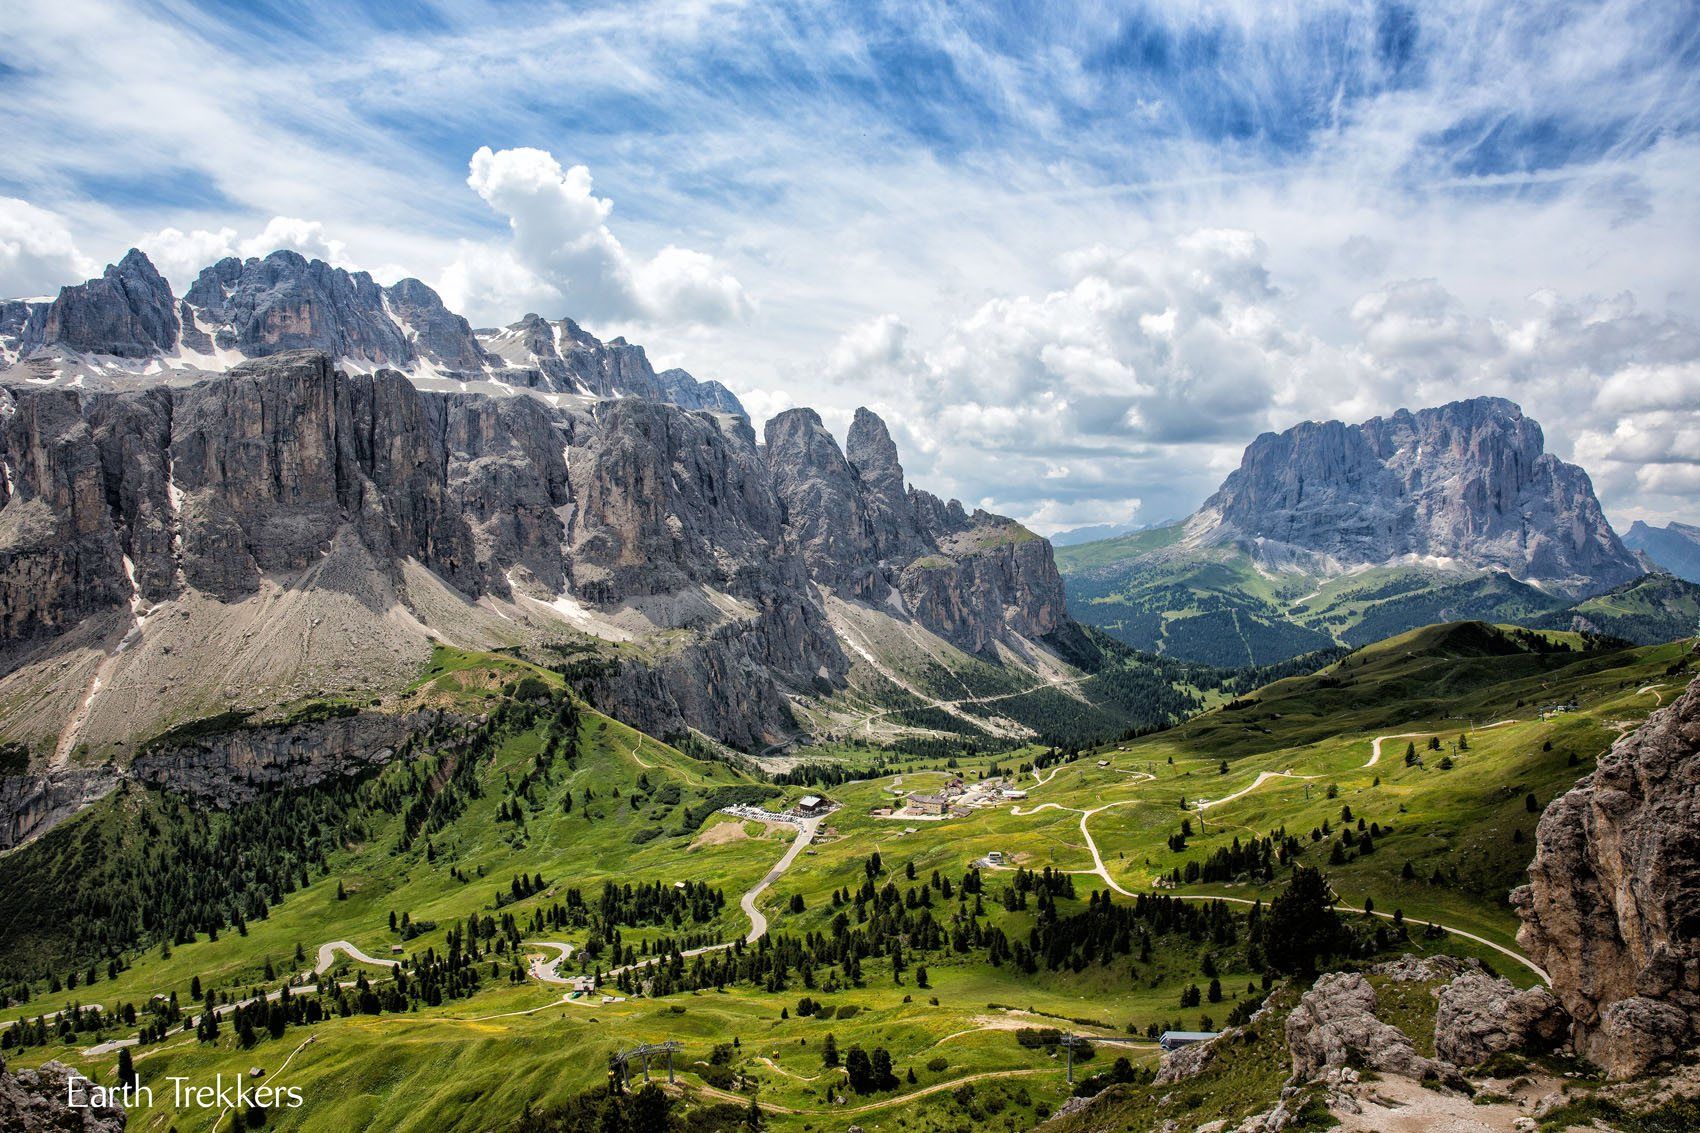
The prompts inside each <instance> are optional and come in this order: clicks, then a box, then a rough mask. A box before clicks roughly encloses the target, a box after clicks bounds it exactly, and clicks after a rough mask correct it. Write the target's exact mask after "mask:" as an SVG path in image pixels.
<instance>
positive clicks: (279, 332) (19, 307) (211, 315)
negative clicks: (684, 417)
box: [0, 249, 744, 415]
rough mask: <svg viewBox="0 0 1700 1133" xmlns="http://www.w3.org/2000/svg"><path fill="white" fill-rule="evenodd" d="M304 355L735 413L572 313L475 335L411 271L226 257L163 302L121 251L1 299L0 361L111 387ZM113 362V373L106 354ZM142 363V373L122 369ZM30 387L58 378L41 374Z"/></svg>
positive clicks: (360, 367)
mask: <svg viewBox="0 0 1700 1133" xmlns="http://www.w3.org/2000/svg"><path fill="white" fill-rule="evenodd" d="M295 350H316V351H320V352H323V353H325V354H327V355H329V356H330V358H331V359H332V361H333V362H337V363H340V364H341V365H343V366H344V368H346V369H351V370H357V371H371V370H374V369H377V368H380V367H388V368H392V369H395V370H398V371H401V372H403V373H405V374H407V375H408V376H409V377H411V378H413V379H415V380H419V381H426V382H428V383H440V382H442V381H444V380H457V381H462V382H466V381H490V382H493V383H499V384H501V385H503V386H508V387H516V386H517V387H521V388H526V389H535V390H538V391H541V392H550V393H570V394H574V395H579V396H584V397H591V398H615V397H634V398H648V399H653V400H657V401H665V402H668V403H670V404H674V405H680V406H683V407H685V408H687V409H707V410H711V411H714V412H722V413H736V414H739V415H742V414H743V412H744V408H743V406H742V405H740V404H739V403H738V399H737V398H736V397H735V396H733V394H732V392H731V391H730V390H728V389H727V388H726V387H725V386H723V385H721V384H720V383H718V382H698V381H697V380H696V379H695V378H693V377H691V375H690V374H688V373H686V372H685V371H684V370H679V369H673V370H667V371H666V372H664V373H661V374H657V373H656V372H655V371H654V369H653V368H652V367H651V366H650V364H649V359H648V357H647V356H646V355H645V354H644V351H643V348H642V347H641V346H634V345H632V344H631V343H628V342H626V341H625V340H624V339H622V338H616V339H614V340H612V341H611V342H608V343H603V342H601V341H599V340H598V339H596V338H595V337H593V336H592V335H590V334H588V333H586V332H585V331H584V330H583V329H582V328H581V327H579V326H578V324H576V323H574V322H573V321H572V320H571V319H562V320H560V321H559V322H554V323H551V322H548V321H546V320H544V319H542V318H540V317H539V316H537V315H527V316H526V317H525V318H524V319H523V320H521V321H520V322H518V323H515V324H514V325H513V326H510V327H508V328H506V329H504V330H499V331H484V332H475V331H474V330H473V329H472V326H471V324H469V323H468V322H467V321H466V320H465V319H464V318H462V317H461V316H460V315H457V314H455V313H454V312H453V311H450V310H449V309H448V308H447V307H446V306H444V304H443V301H442V298H441V297H440V296H439V295H438V294H437V293H436V292H435V291H433V290H432V289H431V288H430V287H428V286H426V285H425V284H424V283H422V282H420V281H419V280H417V279H403V280H401V281H400V282H399V283H397V284H395V285H394V286H392V287H384V286H382V285H381V284H379V283H377V282H376V281H375V280H374V279H373V278H372V277H371V276H370V275H369V274H367V273H365V272H350V271H347V270H345V269H343V268H339V267H333V266H332V265H330V264H327V263H325V262H324V261H322V260H309V259H306V258H305V257H303V256H301V255H300V254H298V253H296V252H291V251H277V252H273V253H272V254H270V255H269V256H265V257H263V258H261V257H252V258H249V259H246V260H241V259H237V258H236V257H234V256H232V257H227V258H225V259H222V260H220V261H219V262H218V263H216V264H213V265H211V266H210V267H208V268H206V269H204V270H203V271H202V272H201V273H200V275H199V276H198V277H197V278H196V280H195V282H194V284H193V285H192V286H191V287H190V288H189V290H188V292H187V293H186V294H185V295H183V296H182V297H181V298H177V297H175V296H173V294H172V292H171V287H170V285H169V284H168V283H167V282H166V281H165V279H164V278H163V277H161V276H160V274H159V273H158V272H157V271H156V270H154V266H153V264H152V263H151V262H149V260H148V258H147V256H146V255H144V254H143V253H141V252H139V251H136V250H134V249H132V250H131V251H130V252H129V254H127V255H126V256H125V257H124V259H123V260H122V261H121V262H119V263H118V264H116V265H114V266H112V267H109V268H107V269H106V274H105V275H103V276H102V277H101V278H100V279H92V280H89V281H88V282H87V283H82V284H78V285H76V286H74V287H66V288H64V289H62V290H61V291H60V293H59V296H58V297H57V298H56V299H54V300H52V301H50V302H31V301H24V300H15V299H6V300H0V363H6V364H11V363H15V362H17V361H19V360H21V359H28V358H30V357H31V356H38V355H39V356H41V357H47V358H51V359H53V360H54V361H55V363H56V364H58V368H59V369H60V370H65V369H67V368H73V369H79V372H81V368H90V367H92V369H91V370H90V373H87V374H84V375H83V376H85V377H87V376H91V375H92V376H96V377H99V378H101V379H102V380H103V381H106V382H109V383H110V382H117V381H123V380H126V379H127V380H130V381H131V383H132V384H133V382H134V379H135V378H137V377H138V376H141V375H142V374H143V372H144V370H145V372H146V373H148V374H153V373H158V372H161V371H163V370H166V369H194V370H203V371H210V372H222V371H224V370H225V369H226V368H227V367H228V366H229V364H230V363H231V361H232V360H240V359H243V358H249V359H252V358H267V357H272V356H274V355H278V354H285V353H289V352H290V351H295ZM113 359H116V360H120V363H121V364H120V365H119V366H117V367H116V368H114V367H111V366H108V365H105V363H104V360H113ZM142 361H153V362H157V363H158V364H159V365H158V366H156V367H152V368H145V367H140V366H135V365H129V366H128V367H126V366H125V365H124V364H123V363H135V362H142ZM37 380H38V381H45V382H52V381H55V380H57V379H56V378H54V377H53V376H52V374H51V371H49V373H48V375H47V376H45V377H40V376H38V378H37Z"/></svg>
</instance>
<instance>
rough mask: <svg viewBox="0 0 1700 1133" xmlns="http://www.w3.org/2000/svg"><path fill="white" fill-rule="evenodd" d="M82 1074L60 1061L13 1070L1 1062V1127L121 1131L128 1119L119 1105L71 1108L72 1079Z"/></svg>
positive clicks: (46, 1132)
mask: <svg viewBox="0 0 1700 1133" xmlns="http://www.w3.org/2000/svg"><path fill="white" fill-rule="evenodd" d="M74 1077H75V1078H83V1079H84V1080H85V1081H86V1080H87V1079H86V1078H85V1077H84V1075H82V1074H79V1073H78V1072H77V1071H75V1070H73V1069H71V1067H69V1066H66V1065H65V1064H64V1063H63V1062H58V1061H52V1062H46V1063H43V1064H42V1065H41V1066H40V1067H39V1068H38V1069H33V1070H31V1069H25V1070H18V1071H12V1070H10V1069H8V1068H7V1067H6V1065H5V1063H4V1062H0V1129H6V1130H17V1133H122V1131H123V1129H124V1127H125V1124H126V1123H127V1122H128V1120H129V1118H128V1117H127V1116H126V1114H125V1113H124V1110H123V1107H121V1106H118V1105H106V1104H103V1105H98V1106H95V1105H90V1106H77V1107H75V1108H73V1107H72V1106H71V1105H70V1104H69V1102H68V1100H67V1086H68V1084H69V1082H70V1080H71V1079H72V1078H74Z"/></svg>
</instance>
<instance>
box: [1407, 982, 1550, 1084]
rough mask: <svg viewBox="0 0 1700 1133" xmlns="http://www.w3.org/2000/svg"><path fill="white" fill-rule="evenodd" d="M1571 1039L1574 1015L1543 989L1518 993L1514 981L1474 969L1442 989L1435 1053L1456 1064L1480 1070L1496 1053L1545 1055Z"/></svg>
mask: <svg viewBox="0 0 1700 1133" xmlns="http://www.w3.org/2000/svg"><path fill="white" fill-rule="evenodd" d="M1569 1035H1570V1016H1569V1015H1567V1014H1565V1011H1564V1005H1563V1004H1561V1003H1560V1002H1559V1001H1558V997H1557V996H1556V995H1554V994H1553V993H1552V992H1551V991H1550V990H1548V989H1547V988H1544V987H1531V988H1524V989H1523V990H1521V991H1519V990H1518V989H1517V988H1516V987H1514V986H1513V985H1512V983H1511V981H1510V980H1507V979H1502V978H1501V977H1499V976H1493V975H1489V974H1488V973H1487V972H1485V971H1481V970H1479V969H1473V970H1470V971H1466V972H1464V973H1463V974H1462V975H1460V976H1458V977H1457V978H1456V979H1454V980H1453V981H1452V982H1451V983H1449V984H1447V985H1446V986H1445V987H1443V988H1441V989H1440V995H1439V1002H1438V1004H1437V1005H1436V1012H1435V1019H1434V1052H1435V1054H1436V1055H1438V1056H1439V1057H1440V1058H1442V1059H1444V1060H1446V1061H1447V1062H1450V1063H1452V1064H1453V1065H1454V1066H1462V1067H1471V1066H1480V1065H1481V1064H1482V1063H1483V1062H1486V1061H1487V1060H1488V1059H1489V1058H1491V1057H1493V1056H1494V1055H1496V1054H1502V1053H1507V1052H1512V1051H1517V1052H1522V1053H1525V1054H1541V1053H1545V1052H1548V1051H1552V1050H1556V1049H1557V1048H1558V1047H1560V1046H1562V1045H1563V1044H1564V1042H1565V1040H1566V1039H1567V1038H1568V1037H1569Z"/></svg>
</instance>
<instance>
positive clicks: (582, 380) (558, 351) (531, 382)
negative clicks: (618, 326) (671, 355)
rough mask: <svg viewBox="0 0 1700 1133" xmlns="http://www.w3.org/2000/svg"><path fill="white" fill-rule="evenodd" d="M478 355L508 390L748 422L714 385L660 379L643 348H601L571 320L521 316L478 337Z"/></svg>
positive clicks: (680, 373) (684, 376)
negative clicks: (639, 403)
mask: <svg viewBox="0 0 1700 1133" xmlns="http://www.w3.org/2000/svg"><path fill="white" fill-rule="evenodd" d="M478 342H479V346H480V348H481V349H483V350H485V351H487V356H488V357H490V358H491V359H493V360H494V361H495V362H496V363H497V364H498V365H500V366H504V367H506V369H505V370H503V371H502V372H501V373H500V374H499V375H498V376H499V377H500V379H501V380H502V381H504V382H506V383H508V384H510V385H520V386H525V387H526V388H528V389H537V390H544V391H548V392H553V393H569V394H578V395H581V396H584V397H594V398H626V397H634V398H643V399H646V400H650V401H664V402H667V403H668V404H670V405H677V406H680V407H682V408H685V409H704V410H708V411H710V412H714V413H733V414H737V415H738V416H740V417H743V416H747V415H746V414H745V413H744V407H743V405H742V404H740V403H739V401H738V399H737V398H736V397H735V396H733V394H732V391H731V390H728V389H727V388H726V387H725V386H723V385H721V384H720V383H719V382H699V381H697V380H696V379H695V378H693V377H692V376H691V375H690V374H688V373H686V372H685V371H684V370H680V369H671V370H665V371H663V372H661V373H659V374H657V373H656V372H655V368H654V367H653V366H651V365H650V363H649V356H648V355H647V354H646V353H645V352H644V349H643V347H641V346H636V345H633V344H632V343H629V342H627V341H626V340H625V339H624V338H615V339H612V340H610V341H608V342H603V341H601V340H600V339H598V338H597V337H596V336H594V335H592V334H590V333H589V332H588V331H586V330H585V329H584V328H583V327H581V326H579V325H578V324H577V323H575V322H573V320H571V319H559V320H556V321H553V322H551V321H550V320H548V319H545V318H543V317H542V316H541V315H535V314H531V315H526V316H525V317H524V318H523V319H521V320H520V321H519V322H517V323H513V324H512V325H510V326H507V327H503V328H502V329H500V330H481V331H479V332H478Z"/></svg>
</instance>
